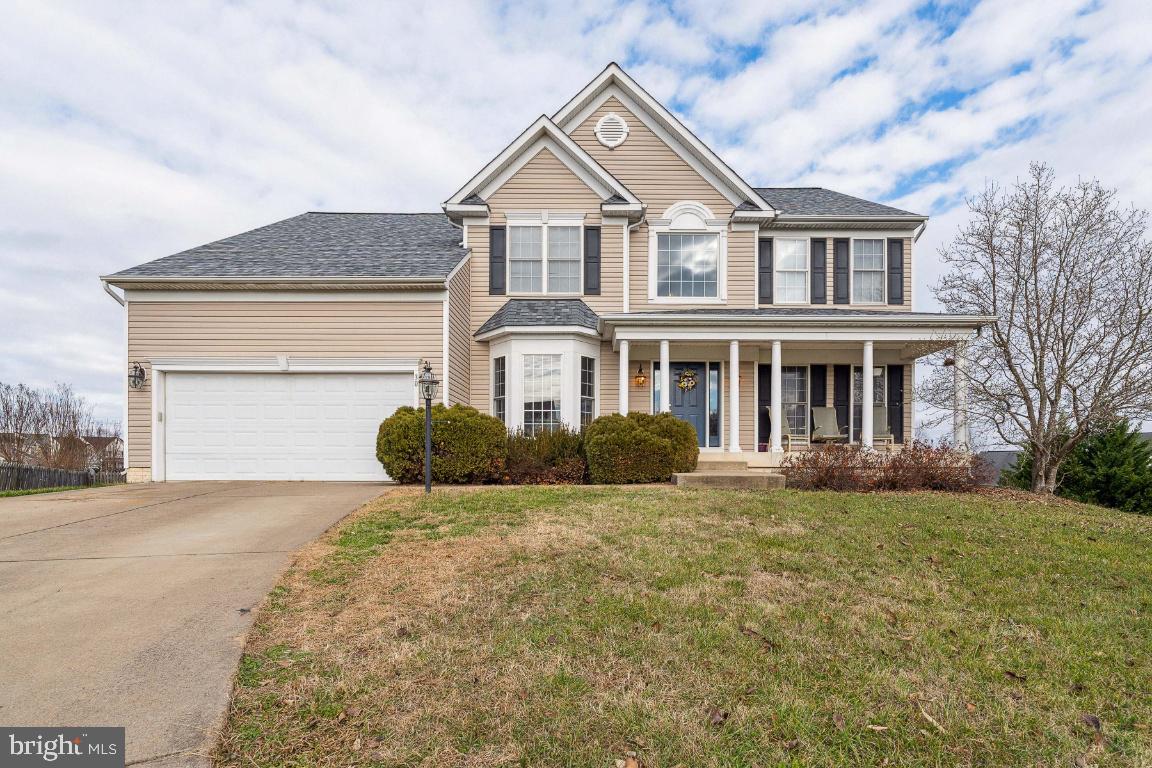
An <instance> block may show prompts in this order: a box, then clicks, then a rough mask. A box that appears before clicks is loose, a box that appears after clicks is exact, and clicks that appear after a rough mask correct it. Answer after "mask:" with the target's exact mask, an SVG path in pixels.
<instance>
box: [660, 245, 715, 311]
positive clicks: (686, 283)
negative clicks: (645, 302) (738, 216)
mask: <svg viewBox="0 0 1152 768" xmlns="http://www.w3.org/2000/svg"><path fill="white" fill-rule="evenodd" d="M719 261H720V237H719V236H718V235H709V234H690V235H681V234H666V235H657V236H656V295H658V296H699V297H715V296H716V295H717V292H716V287H717V275H718V273H719Z"/></svg>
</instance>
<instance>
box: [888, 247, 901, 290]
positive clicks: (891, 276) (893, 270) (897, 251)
mask: <svg viewBox="0 0 1152 768" xmlns="http://www.w3.org/2000/svg"><path fill="white" fill-rule="evenodd" d="M888 303H889V304H903V303H904V239H903V238H889V239H888Z"/></svg>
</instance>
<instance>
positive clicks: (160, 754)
mask: <svg viewBox="0 0 1152 768" xmlns="http://www.w3.org/2000/svg"><path fill="white" fill-rule="evenodd" d="M383 490H385V486H382V485H376V484H353V483H278V482H275V483H273V482H270V483H232V482H227V483H224V482H221V483H207V482H205V483H158V484H148V485H122V486H115V487H111V488H99V489H93V490H87V491H71V492H67V493H54V494H44V495H36V496H23V497H16V498H9V499H3V498H0V724H2V725H48V726H84V725H90V726H95V725H122V726H125V727H126V729H127V733H126V736H127V749H126V751H127V759H128V762H129V763H130V764H131V763H140V762H147V763H148V764H149V765H150V766H178V765H207V764H208V760H207V757H206V756H207V754H208V753H209V750H210V749H211V747H212V742H213V738H214V735H215V732H216V729H217V727H218V726H219V724H220V722H221V719H222V718H223V716H224V714H225V711H226V709H227V706H228V699H229V694H230V692H231V685H232V675H233V673H234V672H235V670H236V665H237V662H238V661H239V659H240V653H241V650H242V649H243V646H244V639H245V636H246V634H247V632H248V630H249V628H250V627H251V626H252V613H251V612H250V611H251V610H252V609H254V608H255V607H257V606H258V605H259V603H260V601H261V599H263V597H264V595H265V594H266V593H267V591H268V590H269V589H270V588H271V587H272V586H273V585H274V583H275V581H276V578H277V576H278V574H279V573H280V572H281V570H282V569H283V568H284V567H285V566H286V565H287V564H288V562H289V561H290V559H291V556H292V553H293V552H294V551H295V550H296V549H298V548H299V547H300V546H302V545H303V544H305V543H307V542H309V541H311V540H312V539H314V538H316V537H317V536H319V535H320V534H321V533H323V532H324V531H325V530H326V529H327V528H329V527H330V526H331V525H332V524H333V523H335V522H337V521H338V520H340V519H341V518H342V517H344V516H345V515H346V514H348V513H349V512H351V511H352V510H354V509H356V508H357V507H359V506H360V505H361V504H363V503H364V502H366V501H369V500H371V499H372V498H374V497H376V496H378V495H379V494H380V493H381V492H382V491H383Z"/></svg>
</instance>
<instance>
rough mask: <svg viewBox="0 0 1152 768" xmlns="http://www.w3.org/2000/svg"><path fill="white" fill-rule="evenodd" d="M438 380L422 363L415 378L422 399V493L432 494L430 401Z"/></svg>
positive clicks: (429, 366) (438, 382)
mask: <svg viewBox="0 0 1152 768" xmlns="http://www.w3.org/2000/svg"><path fill="white" fill-rule="evenodd" d="M439 386H440V380H439V379H437V378H436V377H435V376H433V375H432V364H431V363H429V362H428V361H427V360H425V361H424V368H423V369H422V370H421V371H420V374H419V375H418V376H417V377H416V387H417V388H418V389H419V390H420V396H421V397H422V398H424V493H432V400H433V399H435V397H436V389H437V388H438V387H439Z"/></svg>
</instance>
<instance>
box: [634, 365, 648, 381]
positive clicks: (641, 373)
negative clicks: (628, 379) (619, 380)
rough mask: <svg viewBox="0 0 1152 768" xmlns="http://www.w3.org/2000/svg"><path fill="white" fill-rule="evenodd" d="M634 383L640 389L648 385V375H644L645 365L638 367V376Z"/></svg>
mask: <svg viewBox="0 0 1152 768" xmlns="http://www.w3.org/2000/svg"><path fill="white" fill-rule="evenodd" d="M632 381H633V382H634V383H635V384H636V386H638V387H642V386H644V385H645V384H647V383H648V374H646V373H644V363H640V364H639V365H637V366H636V375H635V376H633V377H632Z"/></svg>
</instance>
